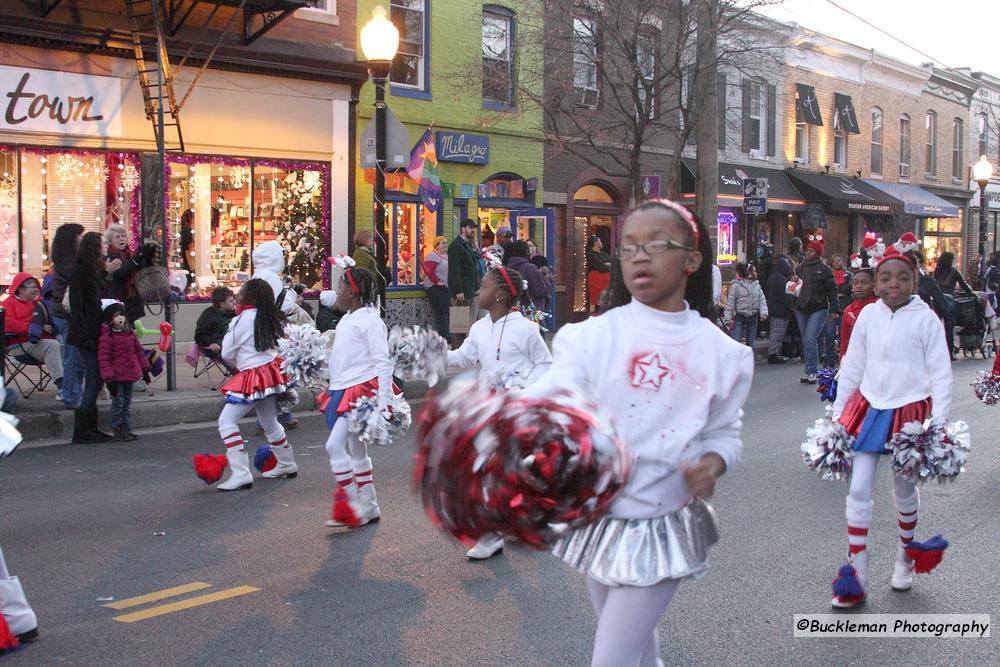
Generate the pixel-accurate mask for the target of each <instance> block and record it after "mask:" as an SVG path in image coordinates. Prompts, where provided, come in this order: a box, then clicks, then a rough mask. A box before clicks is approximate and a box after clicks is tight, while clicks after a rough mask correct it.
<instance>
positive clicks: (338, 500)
mask: <svg viewBox="0 0 1000 667" xmlns="http://www.w3.org/2000/svg"><path fill="white" fill-rule="evenodd" d="M330 518H331V519H333V520H334V521H336V522H337V523H342V524H344V525H345V526H350V527H351V528H358V527H359V526H361V521H360V520H359V519H358V515H357V514H355V513H354V508H352V507H351V503H349V502H348V501H347V491H344V489H342V488H338V489H337V490H336V491H334V492H333V507H331V508H330Z"/></svg>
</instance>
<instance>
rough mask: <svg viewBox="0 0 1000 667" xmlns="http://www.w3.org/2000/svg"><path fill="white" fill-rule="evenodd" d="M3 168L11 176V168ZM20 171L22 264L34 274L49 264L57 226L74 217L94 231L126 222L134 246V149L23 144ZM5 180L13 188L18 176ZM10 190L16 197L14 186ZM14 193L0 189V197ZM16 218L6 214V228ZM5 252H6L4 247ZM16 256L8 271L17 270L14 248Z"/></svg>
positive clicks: (136, 177) (136, 183) (13, 226)
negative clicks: (117, 150)
mask: <svg viewBox="0 0 1000 667" xmlns="http://www.w3.org/2000/svg"><path fill="white" fill-rule="evenodd" d="M10 152H11V153H12V152H13V151H10ZM5 153H6V152H5ZM8 162H10V158H4V164H5V165H6V164H7V163H8ZM4 171H6V168H4ZM7 173H8V176H9V174H10V172H7ZM19 177H20V213H21V216H20V223H21V224H20V227H21V240H20V241H21V247H20V253H21V257H20V266H21V270H23V271H27V272H28V273H31V274H33V275H37V276H40V275H42V274H44V273H45V272H46V271H47V270H48V268H49V245H50V244H51V242H52V239H53V238H54V236H55V233H56V230H57V229H58V228H59V227H60V226H61V225H64V224H67V223H77V224H80V225H83V227H84V229H86V230H87V231H96V232H103V231H104V230H105V229H106V228H107V226H108V225H110V224H113V223H115V224H120V225H124V226H125V228H126V229H129V230H130V234H129V241H130V243H131V245H132V247H133V248H135V247H137V246H138V244H139V241H140V239H139V228H138V224H139V157H138V155H137V154H135V153H118V152H106V151H74V150H68V149H60V148H55V149H50V148H22V149H21V151H20V170H19ZM5 183H8V184H9V185H10V186H13V187H15V188H16V187H17V185H18V183H17V182H16V180H6V179H5ZM6 187H7V186H5V188H6ZM14 193H15V194H14V197H16V190H15V191H14ZM12 199H13V197H11V196H10V193H9V191H8V194H7V195H0V201H3V200H12ZM0 206H2V203H0ZM0 215H3V214H0ZM16 223H17V220H16V219H13V222H11V220H8V221H7V223H6V224H7V225H9V227H7V228H6V231H7V232H10V231H11V230H13V229H16V227H17V225H16ZM2 226H3V221H2V220H0V228H2ZM5 240H6V239H2V238H0V244H4V245H6V244H5ZM4 252H5V257H9V255H8V254H6V248H4ZM14 259H15V263H13V264H12V263H11V262H10V260H8V262H7V270H8V271H13V270H16V253H15V255H14ZM0 261H2V260H0ZM2 270H3V268H2V267H0V271H2Z"/></svg>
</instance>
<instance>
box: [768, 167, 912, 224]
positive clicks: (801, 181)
mask: <svg viewBox="0 0 1000 667" xmlns="http://www.w3.org/2000/svg"><path fill="white" fill-rule="evenodd" d="M785 173H786V174H788V176H789V178H791V179H792V182H793V183H794V184H795V187H796V188H798V190H799V192H801V193H802V194H803V195H804V196H805V198H806V201H808V202H810V203H813V202H815V203H821V204H823V206H824V207H825V208H826V210H827V211H828V212H830V213H868V214H872V215H892V214H893V213H901V212H902V211H903V203H902V202H901V201H899V200H898V199H896V198H894V197H891V196H889V195H888V194H886V193H885V192H882V191H881V190H879V189H877V188H873V187H872V186H870V185H868V184H867V183H865V182H864V181H862V180H861V179H859V178H848V177H847V176H827V175H824V174H814V173H810V172H807V171H797V170H789V171H786V172H785Z"/></svg>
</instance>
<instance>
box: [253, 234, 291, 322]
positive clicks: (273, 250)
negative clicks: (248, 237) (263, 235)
mask: <svg viewBox="0 0 1000 667" xmlns="http://www.w3.org/2000/svg"><path fill="white" fill-rule="evenodd" d="M253 268H254V271H253V276H252V277H253V278H260V279H261V280H263V281H264V282H266V283H267V284H268V285H270V286H271V289H272V290H274V298H275V299H277V298H278V295H279V294H281V290H283V289H285V283H284V282H282V280H281V274H282V273H283V272H284V271H285V250H284V248H282V247H281V244H280V243H278V242H277V241H266V242H264V243H261V244H260V245H259V246H257V247H256V248H254V249H253ZM295 305H296V304H295V296H294V295H293V296H289V295H288V294H285V299H284V301H282V303H281V312H283V313H284V314H285V315H291V314H292V311H293V310H294V308H295Z"/></svg>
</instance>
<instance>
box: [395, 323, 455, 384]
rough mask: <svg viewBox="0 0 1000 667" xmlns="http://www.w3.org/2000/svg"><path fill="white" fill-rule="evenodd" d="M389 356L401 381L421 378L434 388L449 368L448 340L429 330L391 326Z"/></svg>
mask: <svg viewBox="0 0 1000 667" xmlns="http://www.w3.org/2000/svg"><path fill="white" fill-rule="evenodd" d="M389 356H390V357H392V360H393V365H394V366H395V368H396V375H398V376H399V377H401V378H403V379H404V380H424V381H426V382H427V386H429V387H433V386H434V385H435V384H437V381H438V379H439V378H441V377H442V376H443V375H444V373H445V370H446V369H447V368H448V341H446V340H445V339H444V338H442V337H441V336H440V335H439V334H438V333H437V332H436V331H431V330H430V329H424V328H422V327H393V328H392V331H390V332H389Z"/></svg>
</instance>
